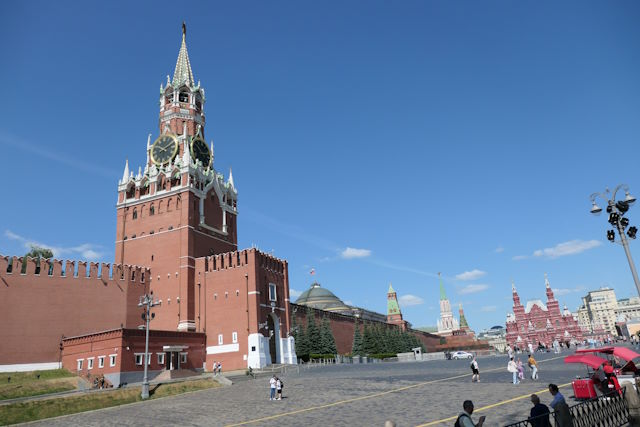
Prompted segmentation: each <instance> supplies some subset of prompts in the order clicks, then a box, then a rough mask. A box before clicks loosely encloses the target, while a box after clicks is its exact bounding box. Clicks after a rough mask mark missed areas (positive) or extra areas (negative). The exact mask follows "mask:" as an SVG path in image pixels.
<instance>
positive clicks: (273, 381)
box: [269, 375, 277, 400]
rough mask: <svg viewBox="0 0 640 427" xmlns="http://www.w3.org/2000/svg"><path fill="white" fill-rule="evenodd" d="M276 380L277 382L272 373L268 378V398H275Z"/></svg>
mask: <svg viewBox="0 0 640 427" xmlns="http://www.w3.org/2000/svg"><path fill="white" fill-rule="evenodd" d="M276 382H277V381H276V376H275V375H274V376H273V377H271V379H270V380H269V388H270V389H271V395H270V397H269V400H274V399H275V398H276Z"/></svg>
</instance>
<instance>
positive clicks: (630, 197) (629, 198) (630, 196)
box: [624, 191, 636, 205]
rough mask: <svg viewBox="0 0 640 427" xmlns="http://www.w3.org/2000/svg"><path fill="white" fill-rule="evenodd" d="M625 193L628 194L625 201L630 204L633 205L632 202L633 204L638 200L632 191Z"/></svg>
mask: <svg viewBox="0 0 640 427" xmlns="http://www.w3.org/2000/svg"><path fill="white" fill-rule="evenodd" d="M625 194H626V195H625V197H624V201H625V202H627V203H628V204H630V205H632V204H633V202H635V201H636V198H635V197H633V196H632V195H631V193H629V192H628V191H627V192H626V193H625Z"/></svg>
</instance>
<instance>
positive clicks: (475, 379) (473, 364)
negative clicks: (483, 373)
mask: <svg viewBox="0 0 640 427" xmlns="http://www.w3.org/2000/svg"><path fill="white" fill-rule="evenodd" d="M471 371H472V372H473V375H472V376H471V382H472V383H474V382H480V371H479V370H478V361H477V360H476V357H475V356H473V360H472V361H471Z"/></svg>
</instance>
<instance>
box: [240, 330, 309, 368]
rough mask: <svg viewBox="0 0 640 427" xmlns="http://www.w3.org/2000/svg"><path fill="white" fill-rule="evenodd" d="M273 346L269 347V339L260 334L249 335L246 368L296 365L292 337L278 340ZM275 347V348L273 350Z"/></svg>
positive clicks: (296, 358) (294, 346)
mask: <svg viewBox="0 0 640 427" xmlns="http://www.w3.org/2000/svg"><path fill="white" fill-rule="evenodd" d="M275 341H276V342H275V346H271V348H270V346H269V337H265V336H264V335H262V334H250V335H249V357H248V358H247V367H249V368H252V369H261V368H264V367H265V366H267V365H272V364H276V363H277V364H288V365H295V364H297V363H298V357H297V356H296V345H295V340H294V338H293V337H288V338H278V339H277V340H275ZM273 347H275V348H273ZM272 353H275V354H273V357H272Z"/></svg>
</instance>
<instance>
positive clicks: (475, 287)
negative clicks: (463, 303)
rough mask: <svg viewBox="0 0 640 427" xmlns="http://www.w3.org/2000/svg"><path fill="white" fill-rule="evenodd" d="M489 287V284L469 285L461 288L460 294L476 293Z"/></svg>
mask: <svg viewBox="0 0 640 427" xmlns="http://www.w3.org/2000/svg"><path fill="white" fill-rule="evenodd" d="M487 289H489V285H467V286H465V287H463V288H460V289H459V290H458V293H459V294H460V295H466V294H474V293H476V292H482V291H485V290H487Z"/></svg>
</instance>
